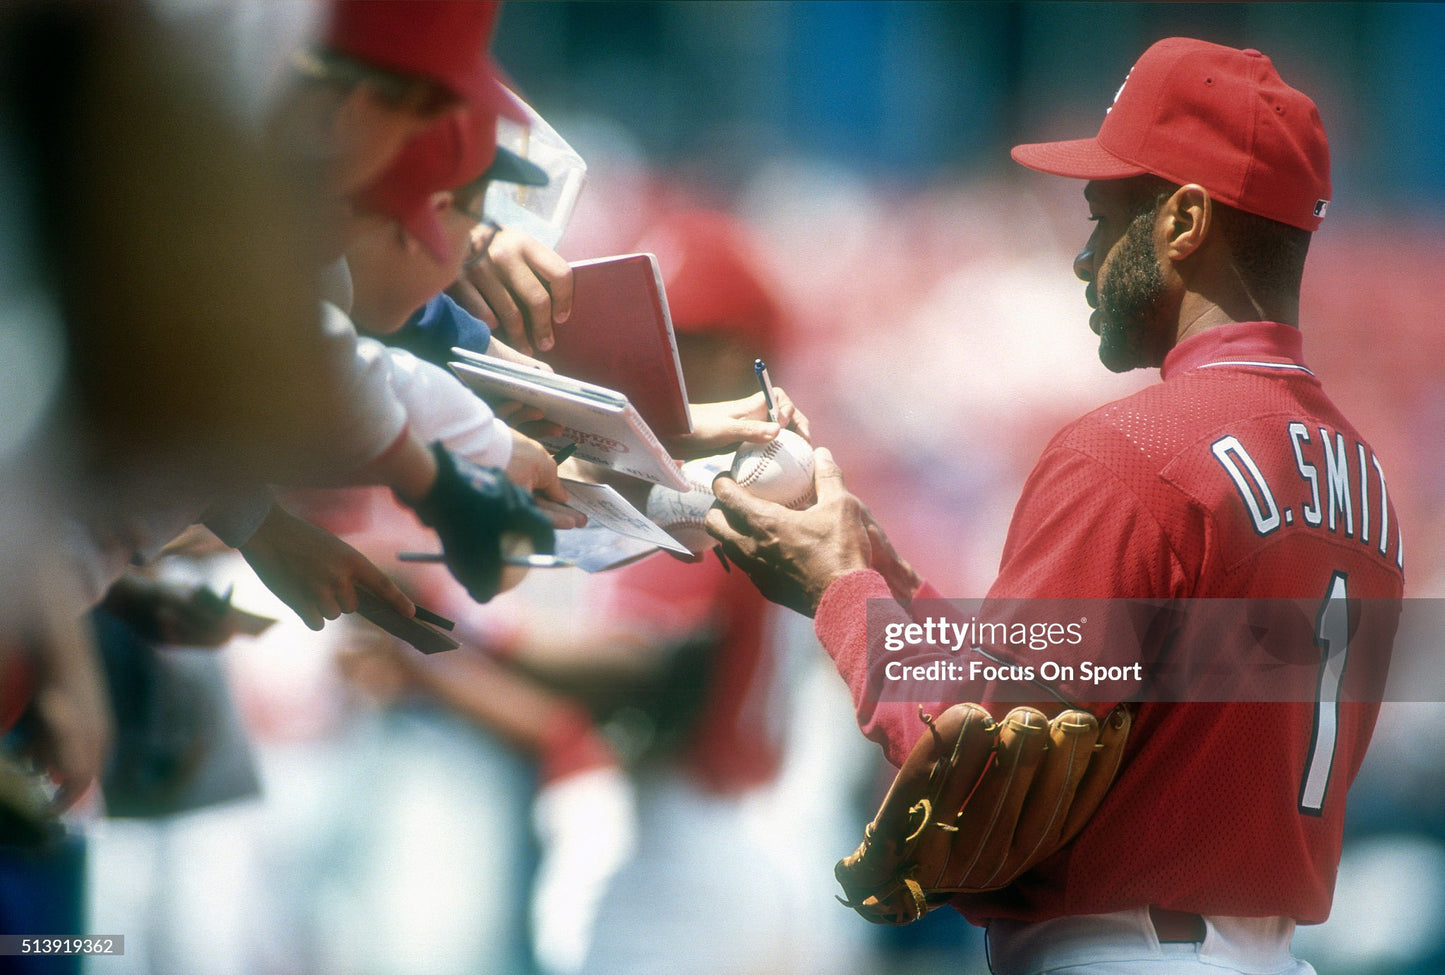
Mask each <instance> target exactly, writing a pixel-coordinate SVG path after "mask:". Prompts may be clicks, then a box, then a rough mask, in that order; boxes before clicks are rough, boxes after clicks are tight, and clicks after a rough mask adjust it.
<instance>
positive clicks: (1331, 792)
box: [817, 322, 1403, 923]
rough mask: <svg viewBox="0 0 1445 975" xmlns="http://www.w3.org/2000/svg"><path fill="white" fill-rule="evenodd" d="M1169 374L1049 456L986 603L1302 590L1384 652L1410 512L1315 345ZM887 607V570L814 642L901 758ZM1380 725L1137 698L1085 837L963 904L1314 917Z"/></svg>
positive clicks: (1236, 341) (1270, 709) (1241, 352)
mask: <svg viewBox="0 0 1445 975" xmlns="http://www.w3.org/2000/svg"><path fill="white" fill-rule="evenodd" d="M1163 378H1164V381H1163V382H1162V383H1160V384H1157V385H1155V386H1151V387H1149V388H1148V389H1145V390H1142V391H1140V392H1139V393H1136V394H1134V395H1133V396H1129V397H1127V398H1125V399H1122V400H1119V401H1117V402H1115V403H1111V404H1109V405H1107V406H1105V407H1103V408H1101V409H1099V410H1096V411H1094V412H1093V413H1090V414H1088V415H1087V416H1085V417H1083V418H1081V419H1080V420H1078V421H1076V422H1075V423H1073V424H1071V425H1070V426H1068V427H1066V428H1065V429H1064V430H1063V431H1061V432H1060V433H1059V434H1058V435H1057V436H1056V437H1055V438H1054V439H1053V441H1052V442H1051V443H1050V444H1049V446H1048V447H1047V448H1046V449H1045V451H1044V454H1043V456H1042V457H1041V458H1040V460H1039V462H1038V464H1037V466H1036V467H1035V468H1034V470H1033V472H1032V473H1031V474H1030V476H1029V479H1028V481H1027V483H1026V484H1025V486H1024V490H1023V493H1022V496H1021V498H1020V500H1019V503H1018V507H1017V508H1016V510H1015V512H1014V518H1013V522H1012V523H1011V525H1010V529H1009V534H1008V539H1007V541H1006V543H1005V546H1004V555H1003V561H1002V565H1001V568H1000V572H999V576H998V579H997V580H996V581H995V583H994V585H993V587H992V589H991V590H990V593H989V595H990V597H1003V598H1007V597H1047V598H1069V597H1078V598H1105V597H1137V598H1147V597H1178V598H1190V599H1207V598H1232V599H1248V598H1291V599H1310V600H1319V604H1320V607H1321V610H1323V609H1324V608H1325V604H1326V601H1327V599H1329V598H1330V597H1332V596H1333V597H1334V598H1335V600H1336V602H1335V603H1333V604H1332V605H1334V606H1335V607H1339V606H1342V605H1344V604H1343V603H1341V602H1339V601H1338V600H1339V598H1340V597H1341V596H1348V597H1350V599H1351V600H1352V601H1351V602H1350V603H1349V605H1350V606H1351V607H1353V609H1352V612H1357V613H1358V616H1359V618H1358V619H1351V620H1350V621H1349V623H1350V629H1349V630H1348V632H1349V634H1350V645H1351V646H1352V647H1353V646H1355V645H1356V644H1358V645H1359V646H1361V647H1368V648H1369V650H1370V652H1372V653H1388V647H1389V646H1390V642H1391V640H1392V638H1393V633H1394V626H1395V623H1396V621H1397V618H1398V612H1399V600H1400V597H1401V595H1402V593H1403V557H1402V554H1401V534H1400V526H1399V521H1398V519H1397V517H1396V515H1395V511H1394V509H1393V507H1391V506H1390V504H1389V502H1388V496H1387V492H1386V483H1385V478H1384V474H1383V469H1382V468H1383V464H1382V462H1381V461H1380V460H1379V459H1378V458H1376V457H1375V455H1374V453H1373V451H1372V450H1371V448H1370V446H1369V444H1368V443H1366V442H1365V441H1364V439H1363V438H1362V437H1361V436H1360V435H1359V434H1358V433H1357V432H1356V431H1355V429H1354V428H1353V427H1352V426H1351V425H1350V424H1349V422H1348V421H1347V420H1346V419H1345V418H1344V417H1343V416H1342V415H1341V414H1340V412H1339V411H1338V410H1337V409H1336V408H1335V406H1334V405H1333V404H1332V403H1331V402H1330V400H1329V398H1328V397H1327V396H1325V394H1324V392H1323V390H1322V389H1321V387H1320V384H1319V382H1318V380H1317V379H1316V378H1315V377H1314V376H1313V375H1312V374H1311V373H1310V372H1309V371H1308V370H1307V369H1306V368H1305V367H1304V364H1303V362H1302V359H1301V342H1300V335H1299V332H1298V331H1297V330H1296V329H1294V328H1291V327H1289V326H1286V325H1280V324H1273V323H1259V322H1255V323H1244V324H1237V325H1231V326H1226V327H1221V328H1216V329H1213V330H1211V331H1209V332H1206V333H1203V334H1201V335H1199V336H1196V337H1194V338H1191V339H1189V340H1187V341H1186V342H1183V343H1181V344H1180V345H1179V346H1178V347H1177V348H1175V349H1174V350H1173V351H1172V352H1171V353H1170V355H1169V356H1168V358H1167V359H1166V361H1165V364H1164V369H1163ZM834 590H837V592H835V591H834ZM886 594H887V589H886V586H884V585H883V584H882V580H881V578H879V577H877V576H876V575H874V574H872V573H855V574H854V575H852V576H849V577H846V578H845V579H844V580H840V582H839V583H838V584H835V586H834V587H833V589H830V591H829V593H828V594H827V595H826V596H825V599H824V601H823V605H822V606H820V607H819V612H818V616H817V629H818V633H819V636H820V638H822V640H823V643H824V646H825V647H826V648H828V650H829V652H830V653H831V654H833V655H834V657H835V659H836V660H837V662H838V667H839V670H840V672H841V673H843V675H844V676H845V678H846V679H848V681H849V684H850V686H851V687H852V688H853V691H854V699H855V701H857V702H858V705H859V721H860V725H861V726H862V727H863V728H864V731H865V732H866V733H868V734H869V736H870V737H873V738H874V739H875V740H878V741H880V742H882V743H883V744H884V745H885V748H886V750H887V751H888V753H889V755H890V757H891V758H893V760H894V761H895V762H896V761H899V760H900V759H901V758H902V757H903V756H904V755H906V754H907V749H908V747H909V746H910V745H911V743H912V741H913V740H914V739H916V737H917V736H918V733H919V722H918V720H917V717H916V708H914V706H912V705H908V706H903V705H896V704H893V705H890V704H880V705H871V706H870V705H869V704H868V703H867V701H866V699H865V696H864V694H863V691H864V686H865V684H864V682H865V681H866V678H867V662H866V659H865V657H866V637H865V636H864V632H865V630H864V627H863V625H862V613H863V610H862V608H861V603H862V602H863V599H861V598H859V597H882V596H886ZM925 595H926V594H925ZM1356 597H1363V601H1362V602H1355V601H1353V600H1355V598H1356ZM850 604H851V606H850ZM1340 622H1341V621H1340V620H1339V619H1338V618H1337V616H1336V612H1335V611H1334V610H1332V611H1331V612H1329V613H1325V612H1322V613H1321V614H1320V615H1319V616H1318V617H1316V619H1315V620H1313V621H1312V624H1313V625H1311V622H1310V621H1302V623H1301V625H1300V628H1299V632H1298V633H1293V634H1291V633H1288V632H1283V631H1279V630H1276V631H1273V633H1272V636H1274V637H1278V638H1280V639H1281V640H1282V641H1284V640H1288V641H1290V642H1291V644H1292V645H1291V646H1289V647H1283V646H1282V647H1280V648H1279V652H1280V653H1282V654H1284V655H1285V656H1287V657H1288V656H1291V655H1293V656H1294V657H1296V658H1297V657H1298V654H1299V653H1301V652H1303V653H1309V652H1319V651H1318V650H1312V648H1316V647H1318V646H1319V643H1318V640H1319V638H1320V637H1321V636H1327V635H1329V632H1345V631H1344V630H1333V629H1332V628H1334V627H1337V626H1338V625H1339V623H1340ZM1327 631H1328V632H1327ZM1066 651H1067V648H1061V650H1060V652H1059V653H1058V654H1057V655H1056V656H1058V657H1059V658H1060V659H1065V658H1066V656H1067V652H1066ZM1362 652H1363V651H1362ZM1343 659H1344V660H1345V661H1346V667H1347V668H1349V667H1351V666H1353V667H1361V666H1363V665H1362V663H1361V661H1360V660H1359V659H1358V658H1356V659H1355V660H1353V661H1351V660H1350V658H1349V656H1348V654H1346V655H1345V657H1344V658H1343ZM1370 663H1372V664H1375V665H1378V664H1379V663H1380V662H1379V661H1370ZM1366 669H1368V668H1366ZM1377 669H1378V667H1377ZM1111 703H1112V702H1101V703H1100V705H1099V706H1098V708H1097V709H1096V710H1097V711H1098V712H1099V713H1104V712H1105V711H1106V710H1107V709H1108V707H1109V706H1110V705H1111ZM996 710H999V711H1002V710H1007V706H1003V705H1001V706H999V707H998V708H996ZM1377 712H1378V705H1373V704H1340V705H1339V706H1338V708H1336V707H1334V706H1332V705H1328V704H1326V705H1321V706H1317V705H1316V704H1314V703H1268V704H1259V703H1221V704H1216V703H1190V704H1177V703H1174V704H1170V703H1162V704H1143V705H1139V706H1138V710H1137V712H1136V716H1135V721H1134V729H1133V732H1132V735H1131V740H1130V745H1129V749H1128V751H1127V753H1126V756H1125V763H1124V765H1123V767H1122V769H1121V771H1120V774H1119V777H1118V779H1117V780H1116V781H1115V784H1114V786H1113V787H1112V788H1111V790H1110V792H1109V795H1108V796H1107V797H1106V799H1105V801H1104V803H1103V805H1102V806H1101V807H1100V808H1099V810H1098V812H1097V814H1096V815H1095V816H1094V818H1093V820H1092V821H1091V822H1090V823H1089V825H1088V826H1087V827H1085V829H1084V831H1083V832H1082V833H1081V834H1080V835H1079V837H1078V838H1077V839H1076V840H1075V841H1074V842H1073V843H1072V844H1070V845H1069V846H1068V847H1066V848H1065V849H1063V850H1062V851H1060V853H1059V854H1057V855H1056V856H1054V857H1053V858H1051V859H1050V860H1048V861H1046V862H1044V863H1042V864H1040V865H1039V867H1037V868H1035V869H1034V870H1032V871H1030V872H1029V873H1028V874H1026V875H1025V876H1024V877H1022V878H1020V880H1019V881H1018V882H1017V883H1016V884H1014V885H1013V886H1012V887H1010V888H1008V889H1006V890H1004V891H999V892H996V893H993V894H988V895H978V896H968V897H959V898H958V899H957V900H956V902H955V903H956V906H957V907H958V908H959V910H961V911H962V912H963V913H964V914H965V915H966V916H968V918H969V919H970V920H972V921H975V922H979V923H981V922H983V921H985V920H987V919H988V918H990V917H1016V918H1020V919H1024V920H1042V919H1045V918H1050V917H1056V916H1060V915H1064V914H1088V913H1100V912H1106V911H1114V910H1121V909H1124V908H1130V907H1140V906H1144V905H1149V904H1153V905H1156V906H1160V907H1165V908H1172V909H1176V910H1187V911H1196V912H1199V913H1203V914H1227V915H1246V916H1265V915H1283V916H1288V917H1293V918H1296V919H1297V920H1300V921H1304V922H1313V921H1321V920H1323V919H1324V918H1325V917H1326V916H1327V915H1328V913H1329V904H1330V898H1331V895H1332V892H1333V887H1334V877H1335V870H1336V868H1337V866H1338V864H1339V858H1340V845H1341V837H1342V832H1343V825H1344V811H1345V791H1346V789H1347V787H1348V786H1349V783H1350V782H1351V781H1352V780H1353V779H1354V776H1355V773H1356V772H1357V771H1358V769H1359V766H1360V762H1361V760H1362V759H1363V757H1364V753H1365V748H1366V746H1367V744H1368V742H1369V738H1370V734H1371V731H1372V730H1373V727H1374V722H1375V717H1376V714H1377Z"/></svg>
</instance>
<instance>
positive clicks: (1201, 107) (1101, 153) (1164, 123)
mask: <svg viewBox="0 0 1445 975" xmlns="http://www.w3.org/2000/svg"><path fill="white" fill-rule="evenodd" d="M1011 155H1012V156H1013V158H1014V160H1015V161H1016V162H1019V163H1021V164H1023V165H1024V166H1027V167H1029V168H1030V169H1036V170H1038V171H1040V172H1044V173H1053V174H1054V175H1057V176H1070V177H1074V178H1076V179H1124V178H1127V177H1130V176H1142V175H1144V174H1146V173H1151V174H1153V175H1155V176H1159V177H1162V178H1164V179H1167V180H1169V181H1170V182H1173V183H1180V184H1184V183H1197V184H1199V185H1200V186H1203V187H1204V188H1205V189H1207V190H1208V191H1209V192H1210V195H1211V196H1213V197H1214V198H1215V199H1216V200H1219V201H1220V202H1221V203H1226V204H1228V205H1229V206H1232V207H1235V208H1237V209H1240V210H1244V211H1246V212H1248V213H1253V214H1257V215H1259V216H1261V217H1267V218H1269V219H1271V220H1277V221H1279V222H1280V223H1285V224H1289V225H1290V226H1292V227H1299V228H1300V229H1302V230H1310V231H1313V230H1318V229H1319V226H1320V222H1321V220H1322V219H1323V218H1324V215H1325V211H1326V210H1327V209H1328V208H1329V203H1330V147H1329V141H1328V140H1327V139H1326V138H1325V130H1324V126H1323V124H1322V123H1321V122H1320V114H1319V110H1318V109H1317V108H1316V107H1315V103H1314V102H1313V101H1311V100H1310V99H1309V97H1308V96H1306V95H1305V94H1304V93H1302V92H1300V91H1298V90H1296V89H1294V88H1291V87H1290V86H1289V85H1287V84H1285V83H1284V81H1283V79H1281V78H1280V76H1279V74H1278V73H1277V72H1276V71H1275V69H1274V65H1273V64H1272V63H1270V60H1269V58H1267V57H1265V56H1264V55H1263V54H1261V53H1260V52H1258V51H1255V50H1252V49H1250V50H1243V51H1241V50H1236V49H1235V48H1232V47H1223V46H1221V45H1219V44H1211V43H1209V42H1207V41H1199V40H1194V39H1191V38H1187V37H1171V38H1168V39H1166V40H1162V41H1159V42H1158V43H1157V44H1154V45H1153V46H1152V47H1150V48H1149V49H1148V50H1147V51H1145V52H1144V54H1143V56H1141V57H1140V58H1139V60H1138V61H1137V62H1136V63H1135V64H1134V67H1133V68H1132V69H1131V70H1130V72H1129V75H1128V77H1127V78H1125V79H1124V84H1123V86H1122V87H1121V88H1120V89H1119V91H1118V93H1117V94H1116V95H1115V96H1114V104H1113V107H1112V108H1110V109H1109V111H1108V114H1107V115H1105V116H1104V122H1103V125H1101V126H1100V127H1099V134H1098V135H1097V136H1094V137H1093V138H1089V139H1073V140H1070V141H1066V142H1040V143H1032V144H1028V145H1021V146H1015V147H1014V149H1013V151H1012V153H1011Z"/></svg>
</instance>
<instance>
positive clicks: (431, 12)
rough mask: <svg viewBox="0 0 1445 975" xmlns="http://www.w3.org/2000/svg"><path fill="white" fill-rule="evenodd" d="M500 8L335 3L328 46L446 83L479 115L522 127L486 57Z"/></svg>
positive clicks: (491, 0) (435, 1) (466, 2)
mask: <svg viewBox="0 0 1445 975" xmlns="http://www.w3.org/2000/svg"><path fill="white" fill-rule="evenodd" d="M500 7H501V4H500V3H498V2H496V0H332V3H331V5H330V16H329V18H328V20H327V22H326V27H325V30H324V32H323V34H322V44H323V45H324V46H325V47H327V48H329V49H331V50H333V51H336V52H337V53H339V54H344V55H346V56H348V57H351V58H355V59H356V60H358V61H364V62H366V63H367V64H372V65H375V66H376V67H378V68H383V69H385V70H387V71H393V72H396V73H397V74H404V75H414V76H417V77H421V78H431V79H433V80H435V81H438V82H440V83H441V84H442V85H444V86H445V87H446V88H447V89H448V90H449V91H451V92H452V93H453V94H455V95H456V96H457V97H459V98H461V99H462V100H464V101H465V102H466V103H467V104H468V105H469V106H471V108H472V109H473V110H476V111H483V112H491V113H493V114H495V115H505V116H507V117H508V118H513V119H516V120H517V121H519V122H524V121H526V119H525V118H524V117H522V116H521V115H520V114H519V113H520V110H519V109H518V107H517V105H516V103H515V102H514V101H513V100H512V99H510V98H508V97H507V95H506V93H505V92H504V91H503V89H502V83H501V81H500V79H501V78H502V77H503V75H502V72H501V69H499V68H498V67H497V65H496V64H495V63H494V62H493V61H492V58H491V56H490V55H489V54H488V53H487V48H488V47H489V46H490V44H491V40H492V31H493V29H494V28H495V27H496V22H497V11H498V9H499V8H500Z"/></svg>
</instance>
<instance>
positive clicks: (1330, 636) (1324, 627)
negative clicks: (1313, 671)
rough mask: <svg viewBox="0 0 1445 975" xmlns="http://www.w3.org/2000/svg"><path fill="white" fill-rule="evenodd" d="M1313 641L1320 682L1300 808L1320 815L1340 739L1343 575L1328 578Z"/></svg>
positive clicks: (1345, 636) (1345, 614)
mask: <svg viewBox="0 0 1445 975" xmlns="http://www.w3.org/2000/svg"><path fill="white" fill-rule="evenodd" d="M1315 643H1316V644H1317V645H1318V646H1319V648H1320V653H1321V659H1320V681H1319V687H1318V689H1317V692H1316V694H1315V716H1314V729H1313V731H1312V732H1311V734H1310V752H1309V757H1308V759H1307V761H1306V762H1305V774H1304V781H1303V782H1302V783H1300V794H1299V810H1300V812H1302V813H1304V814H1306V815H1308V816H1318V815H1320V814H1321V813H1322V812H1323V810H1324V807H1325V790H1326V789H1328V788H1329V784H1330V769H1331V768H1332V767H1333V766H1334V764H1335V742H1336V741H1337V740H1338V738H1339V716H1340V684H1341V682H1342V681H1343V680H1344V678H1345V657H1346V656H1347V655H1348V654H1349V652H1350V604H1349V602H1348V601H1347V599H1346V595H1345V574H1344V573H1343V572H1339V571H1336V572H1335V573H1334V575H1332V576H1331V577H1330V586H1329V591H1328V592H1327V593H1326V594H1325V601H1324V604H1323V605H1322V606H1320V612H1319V615H1318V616H1317V617H1316V618H1315Z"/></svg>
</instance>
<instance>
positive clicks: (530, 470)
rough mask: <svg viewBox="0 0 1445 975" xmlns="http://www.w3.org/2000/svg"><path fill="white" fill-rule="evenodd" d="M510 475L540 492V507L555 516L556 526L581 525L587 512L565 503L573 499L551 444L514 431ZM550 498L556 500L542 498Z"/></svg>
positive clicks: (525, 486) (585, 521) (553, 522)
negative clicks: (554, 456) (558, 468)
mask: <svg viewBox="0 0 1445 975" xmlns="http://www.w3.org/2000/svg"><path fill="white" fill-rule="evenodd" d="M507 477H508V479H510V480H511V481H512V482H513V483H514V484H516V485H517V486H518V487H521V488H523V489H524V490H527V491H531V492H532V494H533V495H535V496H537V497H536V500H537V501H538V502H539V504H538V507H539V508H540V509H541V510H542V511H544V512H545V513H546V514H547V516H548V517H549V518H551V519H552V527H553V528H581V527H582V526H583V525H585V524H586V523H587V516H586V515H584V514H582V513H581V512H580V511H573V510H572V509H571V508H567V507H564V506H565V505H566V504H567V502H569V501H571V500H572V498H571V496H570V495H569V494H568V493H567V489H566V488H565V487H563V486H562V482H561V481H560V480H559V479H558V475H557V463H556V461H554V460H552V455H551V454H549V453H547V448H546V447H543V446H542V445H541V444H539V443H538V442H537V441H535V440H533V439H531V438H530V437H526V436H523V435H522V434H520V433H518V432H517V431H515V430H513V431H512V459H511V461H510V462H508V464H507ZM544 501H550V502H552V504H542V503H540V502H544Z"/></svg>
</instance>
